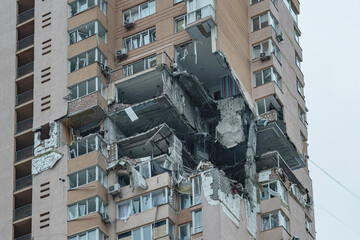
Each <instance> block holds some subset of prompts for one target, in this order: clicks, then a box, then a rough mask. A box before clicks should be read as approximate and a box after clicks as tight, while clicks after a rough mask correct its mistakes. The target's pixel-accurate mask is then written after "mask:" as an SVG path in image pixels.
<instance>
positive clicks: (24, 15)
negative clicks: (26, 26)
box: [17, 8, 34, 24]
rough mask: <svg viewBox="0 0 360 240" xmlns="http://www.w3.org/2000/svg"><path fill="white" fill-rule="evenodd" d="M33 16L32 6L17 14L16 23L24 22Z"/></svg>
mask: <svg viewBox="0 0 360 240" xmlns="http://www.w3.org/2000/svg"><path fill="white" fill-rule="evenodd" d="M33 17H34V8H31V9H29V10H26V11H25V12H22V13H20V14H18V18H17V24H20V23H23V22H26V21H27V20H29V19H31V18H33Z"/></svg>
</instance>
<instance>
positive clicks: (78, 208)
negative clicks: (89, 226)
mask: <svg viewBox="0 0 360 240" xmlns="http://www.w3.org/2000/svg"><path fill="white" fill-rule="evenodd" d="M106 208H107V205H106V204H105V202H104V201H103V200H102V199H101V198H99V197H92V198H89V199H85V200H82V201H79V202H77V203H75V204H72V205H70V206H69V220H73V219H76V218H79V217H82V216H85V215H88V214H91V213H94V212H99V213H101V214H105V213H106Z"/></svg>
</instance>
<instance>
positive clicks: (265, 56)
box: [260, 52, 270, 62]
mask: <svg viewBox="0 0 360 240" xmlns="http://www.w3.org/2000/svg"><path fill="white" fill-rule="evenodd" d="M260 59H261V61H263V62H264V61H266V60H269V59H270V54H269V53H267V52H263V53H260Z"/></svg>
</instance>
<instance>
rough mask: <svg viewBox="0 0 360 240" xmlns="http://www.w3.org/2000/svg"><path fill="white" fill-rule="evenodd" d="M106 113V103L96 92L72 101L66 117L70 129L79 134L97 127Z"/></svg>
mask: <svg viewBox="0 0 360 240" xmlns="http://www.w3.org/2000/svg"><path fill="white" fill-rule="evenodd" d="M107 111H108V106H107V102H106V100H105V99H104V97H103V96H102V95H101V94H100V92H98V91H96V92H93V93H91V94H89V95H86V96H83V97H81V98H78V99H75V100H72V101H70V102H69V106H68V117H69V118H70V120H71V123H72V127H73V128H76V129H80V131H81V132H83V131H85V130H86V129H89V128H91V126H94V125H98V124H99V123H100V121H101V120H102V119H103V118H104V117H105V116H106V113H107Z"/></svg>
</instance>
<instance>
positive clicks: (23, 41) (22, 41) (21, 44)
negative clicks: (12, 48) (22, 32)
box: [17, 35, 34, 51]
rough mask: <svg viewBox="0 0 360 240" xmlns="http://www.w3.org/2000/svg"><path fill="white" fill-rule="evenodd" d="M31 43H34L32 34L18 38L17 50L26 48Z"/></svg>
mask: <svg viewBox="0 0 360 240" xmlns="http://www.w3.org/2000/svg"><path fill="white" fill-rule="evenodd" d="M33 44H34V35H30V36H28V37H25V38H23V39H20V40H19V41H18V42H17V50H18V51H19V50H21V49H24V48H27V47H28V46H31V45H33Z"/></svg>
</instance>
